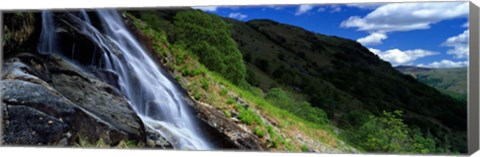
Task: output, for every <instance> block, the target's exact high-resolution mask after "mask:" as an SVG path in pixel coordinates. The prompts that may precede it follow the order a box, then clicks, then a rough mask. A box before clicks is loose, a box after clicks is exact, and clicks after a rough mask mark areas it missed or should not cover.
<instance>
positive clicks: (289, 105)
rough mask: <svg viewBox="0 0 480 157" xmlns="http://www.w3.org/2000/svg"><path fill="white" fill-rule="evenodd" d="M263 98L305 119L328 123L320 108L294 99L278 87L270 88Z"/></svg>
mask: <svg viewBox="0 0 480 157" xmlns="http://www.w3.org/2000/svg"><path fill="white" fill-rule="evenodd" d="M265 99H267V100H268V101H270V102H271V103H272V104H275V105H277V106H278V107H280V108H282V109H284V110H287V111H289V112H290V113H293V114H294V115H297V116H298V117H301V118H303V119H305V120H307V121H310V122H313V123H317V124H322V125H323V124H327V123H328V119H327V114H326V113H325V112H324V111H323V110H322V109H320V108H318V107H312V106H311V105H310V103H308V102H307V101H299V100H295V99H293V98H291V97H290V96H289V94H287V93H286V92H285V91H283V90H282V89H280V88H272V89H270V91H268V93H267V95H266V96H265Z"/></svg>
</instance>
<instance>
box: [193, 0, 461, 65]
mask: <svg viewBox="0 0 480 157" xmlns="http://www.w3.org/2000/svg"><path fill="white" fill-rule="evenodd" d="M195 8H196V9H201V10H203V11H205V12H209V13H213V14H217V15H220V16H223V17H230V18H235V19H237V20H241V21H248V20H252V19H272V20H275V21H279V22H282V23H287V24H291V25H295V26H299V27H303V28H305V29H307V30H310V31H314V32H317V33H321V34H326V35H335V36H339V37H344V38H349V39H352V40H356V41H358V42H360V43H362V44H363V45H364V46H365V47H367V48H369V49H370V51H371V52H373V53H375V54H377V55H378V56H380V58H382V59H383V60H386V61H388V62H390V63H391V64H392V65H394V66H397V65H415V66H422V67H433V68H446V67H465V66H467V65H468V2H433V3H363V4H347V5H346V4H341V5H340V4H339V5H335V4H328V5H327V4H324V5H289V6H241V7H232V6H229V7H226V6H224V7H212V6H210V7H195Z"/></svg>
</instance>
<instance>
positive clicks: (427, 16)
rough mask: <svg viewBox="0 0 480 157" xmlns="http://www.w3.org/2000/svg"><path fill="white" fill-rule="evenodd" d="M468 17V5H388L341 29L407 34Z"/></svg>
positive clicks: (356, 19) (461, 3)
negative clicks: (446, 21) (439, 23)
mask: <svg viewBox="0 0 480 157" xmlns="http://www.w3.org/2000/svg"><path fill="white" fill-rule="evenodd" d="M467 15H468V2H436V3H390V4H386V5H383V6H381V7H379V8H377V9H375V10H374V11H372V12H370V13H369V14H368V15H366V16H365V17H359V16H352V17H350V18H349V19H348V20H346V21H343V22H342V23H341V26H342V27H346V28H350V27H356V28H358V30H361V31H384V32H391V31H410V30H417V29H428V28H430V25H431V24H433V23H436V22H439V21H442V20H447V19H453V18H457V17H467Z"/></svg>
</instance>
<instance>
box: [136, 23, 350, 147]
mask: <svg viewBox="0 0 480 157" xmlns="http://www.w3.org/2000/svg"><path fill="white" fill-rule="evenodd" d="M127 16H129V15H127ZM129 17H130V18H131V19H133V20H134V21H136V22H134V24H136V25H137V27H140V28H141V30H143V31H144V32H145V34H147V35H153V36H156V35H159V36H160V37H158V38H155V39H157V40H155V42H154V43H153V44H154V45H156V46H154V50H155V51H159V52H157V54H158V55H166V56H169V57H173V60H174V62H170V63H166V66H167V67H172V68H173V69H174V70H178V71H180V73H181V76H179V75H177V76H175V78H177V77H178V78H180V77H182V78H184V79H186V80H187V81H186V82H187V83H186V84H185V83H184V82H183V81H182V82H180V83H181V85H182V86H183V87H185V88H186V89H187V91H188V92H189V93H190V94H191V95H192V96H193V97H194V98H195V99H196V100H199V101H203V102H205V103H207V104H210V105H212V106H214V107H217V108H219V109H221V110H223V113H224V115H225V116H226V117H231V116H232V115H231V113H230V111H231V110H237V111H238V114H239V115H238V116H239V119H240V121H241V122H242V123H245V124H247V125H248V127H249V128H250V129H251V130H252V132H253V133H254V134H255V135H256V136H258V137H260V138H264V137H268V138H269V139H270V141H271V148H273V149H277V150H288V151H301V150H302V148H301V147H302V143H300V142H299V141H296V140H295V139H296V138H293V137H295V136H296V134H297V131H300V132H302V133H303V134H305V135H306V136H308V137H310V138H312V139H314V140H317V141H319V142H322V143H326V144H329V145H331V146H332V147H337V146H338V144H337V142H338V138H337V136H336V135H335V133H334V132H333V129H332V127H331V126H330V125H320V124H315V123H311V122H309V121H306V120H304V119H302V118H299V117H297V116H295V115H293V114H292V113H290V112H288V111H285V110H282V109H280V108H278V107H276V106H275V105H273V104H270V102H268V101H266V100H265V99H264V98H263V92H262V91H261V90H259V89H256V88H245V87H243V88H241V87H238V86H236V85H234V84H232V83H231V82H230V81H227V80H226V79H225V78H224V77H222V76H221V75H220V74H218V73H216V72H212V71H209V70H208V69H207V68H205V67H204V66H203V65H202V64H200V63H199V62H198V59H197V58H196V57H195V55H193V54H191V53H190V52H188V51H185V50H184V49H183V48H182V47H181V46H178V45H171V44H170V43H169V42H168V41H167V40H166V39H165V38H164V37H165V35H164V33H161V32H157V31H152V30H151V29H149V28H148V26H147V25H141V22H139V20H138V19H135V18H134V17H132V16H129ZM139 25H140V26H139ZM151 32H153V33H151ZM149 33H150V34H149ZM162 47H167V48H169V49H164V48H162ZM166 56H162V57H161V58H165V57H166ZM207 78H208V79H207ZM229 93H232V94H229ZM232 95H234V96H237V97H239V98H241V99H243V100H244V101H245V102H246V103H248V104H249V108H248V109H246V108H245V107H243V106H241V105H239V104H236V103H235V100H234V97H232ZM254 110H256V111H258V112H254ZM257 114H258V115H257ZM259 115H262V117H264V118H266V119H268V120H270V121H271V120H273V121H276V126H272V125H267V124H266V123H265V122H264V121H263V120H262V118H260V116H259ZM274 127H275V128H278V129H277V130H278V131H276V130H275V129H274ZM267 133H268V135H269V136H267ZM280 133H281V134H280ZM290 138H291V139H290ZM292 139H293V140H292ZM345 147H348V146H345Z"/></svg>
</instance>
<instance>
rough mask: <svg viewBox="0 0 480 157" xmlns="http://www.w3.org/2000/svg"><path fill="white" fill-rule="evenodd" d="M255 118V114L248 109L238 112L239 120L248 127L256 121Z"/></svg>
mask: <svg viewBox="0 0 480 157" xmlns="http://www.w3.org/2000/svg"><path fill="white" fill-rule="evenodd" d="M255 116H256V115H255V113H253V112H252V111H250V110H248V109H240V111H238V118H239V119H240V121H242V122H243V123H245V124H247V125H252V124H253V122H254V121H255Z"/></svg>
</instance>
